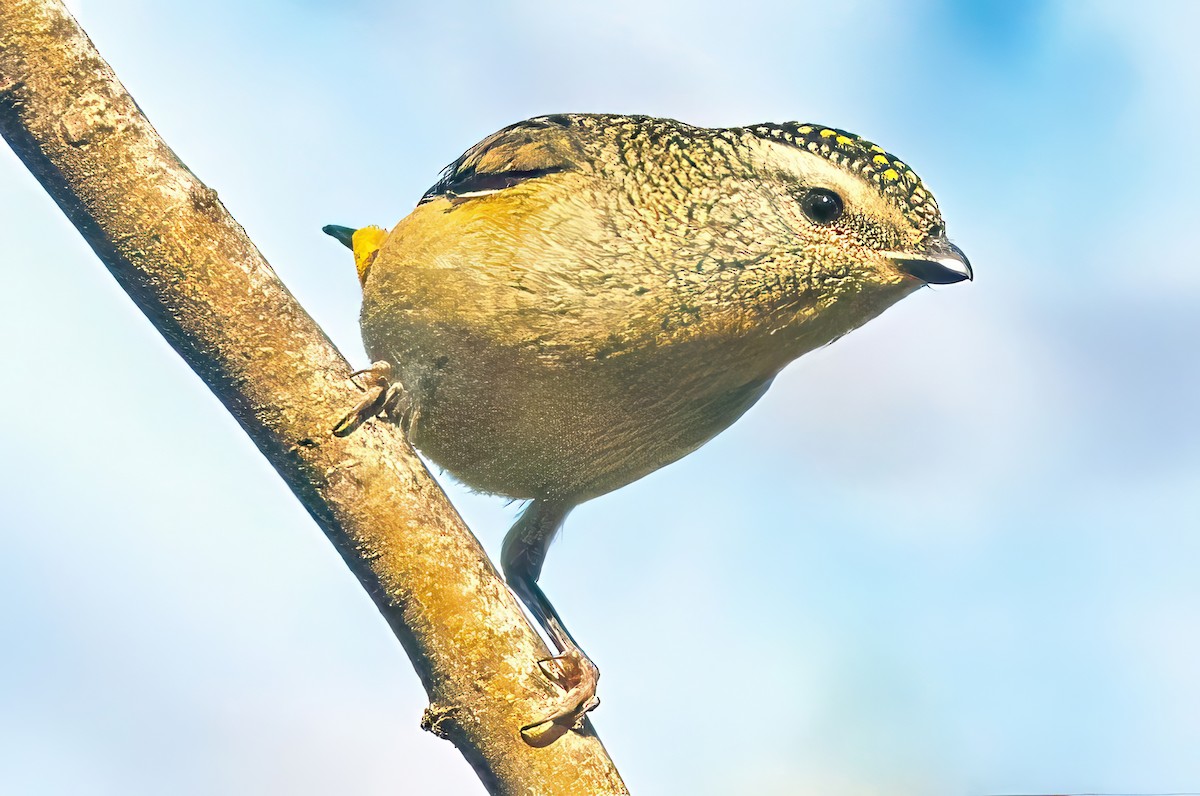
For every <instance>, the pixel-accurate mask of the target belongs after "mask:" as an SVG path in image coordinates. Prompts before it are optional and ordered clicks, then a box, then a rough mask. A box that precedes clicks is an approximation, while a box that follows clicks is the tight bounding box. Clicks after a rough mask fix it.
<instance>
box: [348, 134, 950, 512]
mask: <svg viewBox="0 0 1200 796" xmlns="http://www.w3.org/2000/svg"><path fill="white" fill-rule="evenodd" d="M827 129H828V128H821V127H817V126H812V125H755V126H753V127H748V128H729V129H705V128H697V127H692V126H690V125H686V124H682V123H680V122H675V121H672V120H666V119H653V118H648V117H620V116H596V115H570V116H550V117H541V118H539V119H533V120H530V121H528V122H523V123H521V124H518V125H514V126H512V127H509V128H506V129H505V130H503V131H500V132H499V133H496V134H495V135H493V136H490V137H489V138H488V139H486V140H484V141H483V142H482V143H480V144H479V145H477V146H476V147H473V148H472V149H471V150H469V151H468V152H467V153H466V154H465V155H463V156H462V157H461V158H460V159H459V160H457V161H456V162H455V163H454V164H452V165H451V166H450V167H449V168H448V170H447V172H446V173H445V175H444V176H443V178H442V179H441V180H440V181H439V182H438V183H437V185H435V186H434V187H433V188H432V189H431V190H430V191H429V192H428V193H427V194H426V195H425V197H424V198H423V199H422V201H421V204H420V205H419V206H418V207H417V209H416V210H415V211H414V212H413V213H412V214H411V215H410V216H409V217H408V218H406V219H404V220H403V221H401V222H400V224H398V225H397V226H396V228H395V229H394V230H393V231H392V233H391V235H390V236H389V237H388V239H387V240H386V242H385V243H384V244H383V246H382V248H381V249H380V251H379V252H378V255H377V257H376V258H375V261H374V263H373V265H372V267H371V268H370V270H369V272H368V274H367V277H366V280H365V283H364V295H365V300H364V306H363V334H364V339H365V341H366V345H367V349H368V352H369V353H370V354H371V356H372V357H374V358H376V359H382V360H386V361H389V362H391V363H392V364H393V365H394V366H396V367H397V369H398V371H397V372H398V376H399V379H400V381H401V382H402V383H403V384H404V387H405V388H406V389H407V390H408V391H409V392H410V393H411V394H412V396H413V399H414V401H415V403H416V405H417V407H418V408H419V411H418V413H417V415H416V418H417V419H416V421H415V423H414V426H413V428H412V431H411V434H412V438H413V441H414V443H415V444H417V445H418V447H420V448H421V449H422V450H424V451H425V452H426V453H427V454H428V455H429V456H430V457H431V458H433V460H434V461H436V462H438V463H439V464H440V465H442V466H443V467H445V468H446V469H447V470H448V471H449V472H451V473H452V474H454V475H455V476H456V477H458V478H460V479H461V480H463V481H464V482H466V483H467V484H468V485H470V486H473V487H475V488H477V489H480V490H482V491H487V492H496V493H500V494H505V495H510V496H513V497H521V498H555V499H560V500H572V501H575V502H579V501H582V500H586V499H588V498H591V497H594V496H596V495H598V494H602V493H604V492H607V491H609V490H611V489H615V488H617V487H619V486H622V485H623V484H625V483H628V482H629V481H632V480H634V479H636V478H639V477H641V476H643V475H645V474H646V473H649V472H651V471H653V470H655V469H657V468H658V467H661V466H663V465H664V464H667V463H669V462H671V461H673V460H675V459H677V458H679V457H680V456H682V455H684V454H686V453H687V452H689V451H691V450H694V449H695V448H696V447H697V446H699V445H701V444H703V443H704V442H705V441H707V440H708V439H710V438H711V437H712V436H713V435H714V434H716V433H717V432H719V431H721V430H722V429H723V428H725V427H726V426H728V425H729V424H730V423H732V422H733V421H734V420H735V419H737V417H739V416H740V415H741V414H742V413H743V412H744V411H745V410H746V409H747V408H748V407H749V406H750V405H751V404H753V403H754V401H756V400H757V399H758V398H759V397H760V396H761V395H762V394H763V392H764V391H765V389H766V387H767V386H768V384H769V383H770V380H771V379H772V378H773V377H774V375H775V374H776V373H777V372H778V371H779V369H780V368H782V367H783V366H784V365H786V364H787V363H788V362H790V361H791V360H793V359H795V358H796V357H798V356H800V355H801V354H803V353H805V352H806V351H809V350H811V349H813V348H816V347H818V346H821V345H824V344H826V343H828V342H831V341H832V340H834V339H836V338H837V337H839V336H841V335H843V334H845V333H846V332H848V331H850V330H851V329H853V328H854V327H856V326H858V325H860V324H862V323H864V322H865V321H867V320H869V319H870V318H872V317H874V316H875V315H877V314H878V313H879V312H881V311H882V310H883V309H885V308H886V307H887V306H888V305H890V304H892V303H893V302H895V301H897V300H898V299H900V298H901V297H903V296H904V295H906V294H907V293H909V292H911V291H912V290H914V289H916V288H917V287H919V286H920V284H921V283H920V282H918V281H917V280H914V279H913V278H911V277H908V276H905V275H903V274H901V273H900V272H898V271H896V270H895V269H894V268H888V267H886V266H885V264H884V263H882V262H881V261H880V258H878V257H877V256H876V257H873V258H867V257H863V256H862V255H861V251H862V249H863V247H862V246H861V245H857V244H856V242H855V241H854V240H853V237H852V235H849V234H846V233H845V231H831V230H827V229H814V226H813V225H812V224H811V223H810V222H808V221H807V219H806V218H805V217H804V216H803V214H802V212H801V210H800V209H799V207H798V206H797V205H796V202H795V200H794V195H795V193H796V191H797V190H799V189H800V187H801V186H800V185H799V184H797V180H798V178H800V177H803V176H805V175H808V176H809V178H810V179H811V180H820V181H823V182H830V178H833V179H832V181H833V182H834V183H840V186H839V187H841V188H842V189H843V191H844V192H846V193H847V194H854V193H856V192H857V193H858V194H862V195H865V196H866V197H867V198H868V199H869V200H871V201H867V202H860V203H859V204H860V205H861V206H862V207H861V210H860V215H862V216H863V217H864V218H863V223H860V224H859V227H860V229H859V230H858V232H859V237H861V238H862V239H863V240H865V241H867V243H868V244H869V246H870V247H871V248H875V249H889V250H894V249H903V248H906V247H907V248H914V249H915V248H918V247H919V245H920V243H921V241H922V239H924V238H925V237H928V236H929V234H930V233H931V231H932V232H936V231H937V228H939V227H940V225H941V219H940V216H939V215H938V214H937V209H936V205H935V204H934V203H933V201H932V198H931V197H928V194H927V193H926V192H925V190H924V188H922V187H921V186H920V182H919V181H918V180H917V179H916V177H915V175H913V174H912V172H911V170H909V169H904V170H903V171H902V172H900V173H901V174H902V179H901V180H899V181H896V182H897V187H896V190H895V191H893V192H891V193H888V192H887V191H885V190H881V189H882V188H883V187H884V185H883V181H882V178H881V177H879V176H878V175H879V173H881V171H882V170H881V169H880V168H874V170H871V168H870V167H871V166H872V158H873V157H875V156H876V155H879V154H880V153H881V152H882V150H880V149H878V148H877V147H873V146H872V145H871V144H869V143H866V142H862V141H861V140H860V139H857V138H851V137H849V136H847V135H846V134H845V133H842V132H840V131H836V132H835V133H834V135H833V137H830V136H826V137H824V138H822V137H821V131H823V130H827ZM805 131H815V133H814V134H813V135H810V136H808V137H807V138H806V137H805ZM810 147H815V148H816V149H817V151H816V152H812V151H810ZM886 157H887V158H888V163H889V166H888V167H889V168H892V167H893V165H894V164H896V162H897V161H896V159H895V158H893V157H892V156H886ZM506 175H516V176H515V177H510V176H506ZM529 175H534V176H529ZM480 186H483V187H484V190H485V191H486V192H485V193H482V195H473V194H477V193H478V191H479V187H480ZM901 189H903V191H904V192H903V193H901ZM913 196H917V197H927V198H924V199H923V201H920V202H918V203H917V204H914V203H913V201H912V199H911V197H913ZM931 213H932V215H931ZM868 222H878V223H868ZM851 231H853V230H851ZM814 232H815V233H816V234H814ZM831 232H834V233H836V234H831Z"/></svg>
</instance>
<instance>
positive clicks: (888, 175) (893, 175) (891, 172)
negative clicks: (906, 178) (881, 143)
mask: <svg viewBox="0 0 1200 796" xmlns="http://www.w3.org/2000/svg"><path fill="white" fill-rule="evenodd" d="M883 178H884V179H885V180H898V179H900V172H898V171H896V170H895V169H888V170H887V171H885V172H884V173H883Z"/></svg>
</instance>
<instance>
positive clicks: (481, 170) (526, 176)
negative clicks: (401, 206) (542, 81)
mask: <svg viewBox="0 0 1200 796" xmlns="http://www.w3.org/2000/svg"><path fill="white" fill-rule="evenodd" d="M569 124H570V122H569V120H568V119H567V117H565V116H541V117H538V118H536V119H529V120H528V121H524V122H518V123H517V124H514V125H512V126H510V127H506V128H504V129H503V130H501V131H500V132H498V133H494V134H492V135H490V136H488V137H487V138H485V139H483V140H482V141H480V142H479V143H478V144H476V145H475V146H473V147H471V148H470V149H468V150H467V151H466V152H465V153H464V154H463V155H462V157H460V158H459V159H458V160H456V161H454V162H453V163H451V164H450V165H449V166H447V167H446V169H445V171H443V172H442V177H441V179H439V180H438V181H437V183H436V184H435V185H434V186H433V187H432V188H430V189H429V190H428V191H426V192H425V195H424V196H422V197H421V204H424V203H425V202H429V201H432V200H434V199H438V198H441V197H445V198H449V199H453V200H464V199H470V198H474V197H477V196H486V195H488V194H492V193H495V192H497V191H502V190H504V189H505V188H511V187H513V186H514V185H519V184H520V183H522V182H525V181H527V180H532V179H537V178H538V177H545V176H546V175H548V174H556V173H558V172H561V171H566V170H568V169H570V168H572V167H573V166H574V165H575V163H576V162H577V161H578V160H579V158H580V156H581V153H580V150H579V147H578V143H577V142H576V140H575V138H574V136H572V135H571V134H570V133H569V132H568V129H567V128H568V126H569Z"/></svg>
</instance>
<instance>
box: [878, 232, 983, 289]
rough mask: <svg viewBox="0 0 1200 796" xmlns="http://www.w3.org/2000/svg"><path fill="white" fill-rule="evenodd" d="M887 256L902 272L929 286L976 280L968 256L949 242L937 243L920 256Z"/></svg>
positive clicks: (900, 253)
mask: <svg viewBox="0 0 1200 796" xmlns="http://www.w3.org/2000/svg"><path fill="white" fill-rule="evenodd" d="M887 256H888V258H889V259H890V260H891V261H892V262H893V263H895V264H896V267H897V268H899V269H900V270H901V271H903V272H904V273H906V274H908V275H909V276H913V277H916V278H917V279H920V280H921V281H922V282H924V283H926V284H928V285H952V284H954V283H955V282H962V281H964V280H967V279H974V278H975V272H974V271H972V270H971V261H970V260H968V259H967V255H965V254H963V252H962V249H960V248H958V247H957V246H955V245H954V244H953V243H951V242H950V241H948V240H938V241H935V242H934V243H933V245H931V246H930V247H929V248H928V250H926V251H924V252H921V253H920V254H911V253H906V252H888V253H887Z"/></svg>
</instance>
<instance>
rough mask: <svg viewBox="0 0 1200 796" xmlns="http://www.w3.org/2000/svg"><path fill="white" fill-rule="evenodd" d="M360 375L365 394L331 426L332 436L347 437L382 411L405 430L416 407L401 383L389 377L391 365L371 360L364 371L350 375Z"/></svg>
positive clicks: (409, 426)
mask: <svg viewBox="0 0 1200 796" xmlns="http://www.w3.org/2000/svg"><path fill="white" fill-rule="evenodd" d="M359 376H362V377H364V378H363V383H364V384H365V385H366V386H365V387H364V392H365V394H364V395H363V398H362V400H361V401H359V402H358V404H356V405H355V407H354V408H353V409H351V410H350V411H349V413H347V414H346V416H345V417H343V418H342V419H341V420H339V421H338V424H337V425H336V426H334V427H333V435H334V436H335V437H347V436H349V435H351V434H353V433H354V431H355V430H356V429H357V428H358V427H359V426H361V425H362V424H363V423H365V422H367V421H368V420H370V419H371V418H372V417H375V416H376V415H381V414H386V415H388V417H390V418H393V419H395V420H397V421H399V423H400V427H401V428H403V429H404V433H406V434H407V433H408V432H409V429H411V428H412V424H413V421H414V420H415V419H416V415H417V410H416V406H415V405H414V404H413V401H412V397H411V396H410V395H409V394H408V393H407V392H406V391H405V389H404V385H403V384H401V383H400V382H398V381H393V380H392V366H391V364H389V363H387V362H383V361H380V362H372V363H371V367H369V368H367V369H366V370H356V371H354V372H353V373H351V374H350V378H352V379H353V378H357V377H359Z"/></svg>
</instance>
